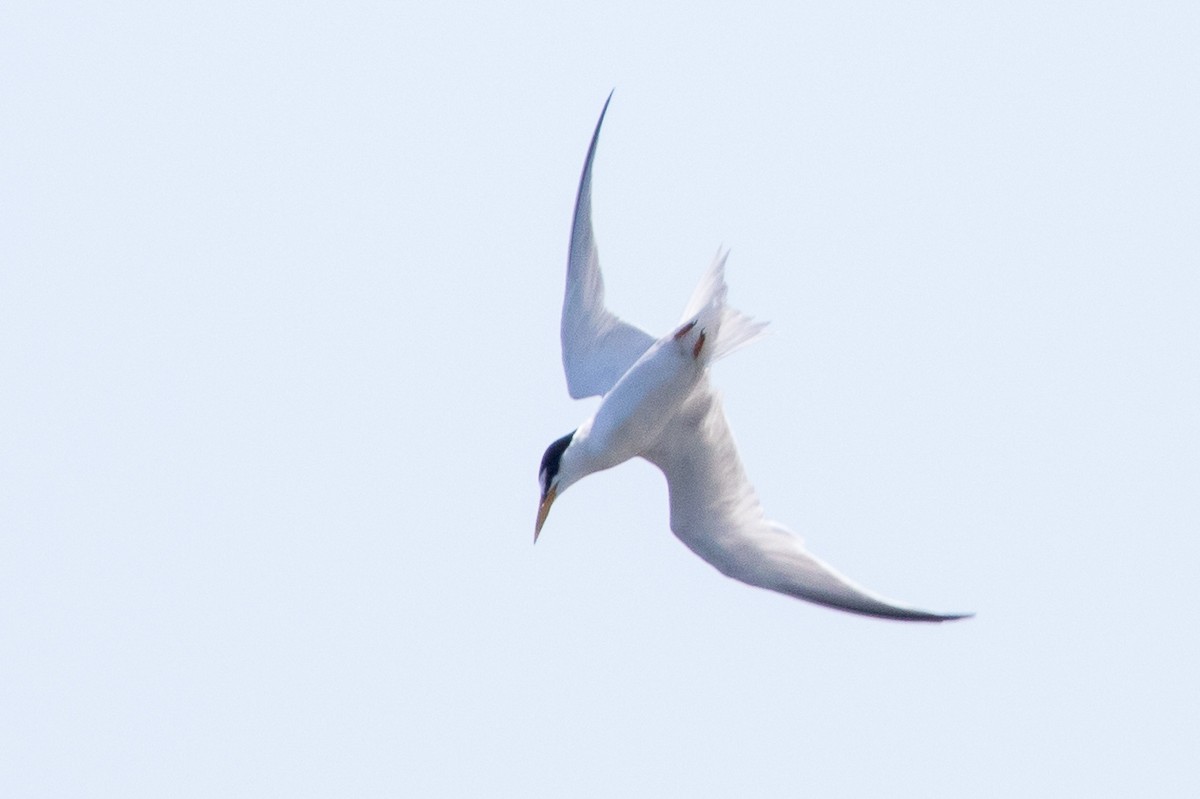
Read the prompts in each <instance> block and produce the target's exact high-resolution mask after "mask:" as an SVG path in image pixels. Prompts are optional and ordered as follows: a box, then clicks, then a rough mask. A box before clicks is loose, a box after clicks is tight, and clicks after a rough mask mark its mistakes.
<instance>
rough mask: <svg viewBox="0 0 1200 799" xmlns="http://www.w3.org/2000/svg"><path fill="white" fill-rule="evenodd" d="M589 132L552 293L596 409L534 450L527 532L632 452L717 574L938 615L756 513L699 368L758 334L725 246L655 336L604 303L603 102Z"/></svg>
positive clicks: (581, 387) (807, 596)
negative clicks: (534, 495)
mask: <svg viewBox="0 0 1200 799" xmlns="http://www.w3.org/2000/svg"><path fill="white" fill-rule="evenodd" d="M611 100H612V95H611V94H610V95H609V100H608V101H606V102H605V104H604V109H603V110H602V111H601V112H600V119H599V121H597V123H596V130H595V133H593V134H592V142H591V146H590V147H589V148H588V154H587V160H586V161H585V162H584V165H583V175H582V177H581V178H580V181H579V194H578V196H577V198H576V202H575V219H574V223H573V225H572V229H571V252H570V256H569V258H568V261H567V287H566V294H565V297H564V300H563V315H562V359H563V368H564V370H565V371H566V375H567V388H568V391H569V392H570V394H571V396H572V397H574V398H575V399H580V398H583V397H588V396H593V395H600V396H602V397H603V400H602V401H601V403H600V406H599V408H597V409H596V412H595V413H594V414H593V415H592V416H591V418H589V419H587V420H586V421H584V422H583V424H581V425H580V426H579V427H578V428H577V429H576V430H574V431H573V432H571V433H568V434H567V435H565V436H563V437H562V438H560V439H558V440H557V441H555V442H554V443H553V444H551V445H550V446H549V447H548V448H547V449H546V453H545V455H544V456H543V457H542V465H541V469H540V472H539V477H538V479H539V481H540V483H541V492H542V496H541V503H540V505H539V507H538V513H537V522H536V525H535V528H534V534H533V540H534V541H535V542H536V541H537V539H538V535H539V534H540V533H541V531H542V526H543V525H544V524H545V522H546V516H547V515H548V514H549V512H550V506H551V505H552V504H553V503H554V500H555V499H556V498H557V497H559V496H561V495H562V493H563V492H564V491H566V490H567V488H569V487H570V486H571V485H572V484H574V483H576V482H578V481H579V480H580V479H582V478H583V477H586V476H587V475H589V474H592V473H593V472H598V471H601V470H603V469H609V468H612V467H613V466H617V465H618V464H620V463H623V462H625V461H627V460H629V459H631V458H634V457H641V458H645V459H646V460H648V461H650V462H651V463H653V464H654V465H655V466H657V467H658V468H659V469H661V470H662V472H663V474H665V475H666V478H667V485H668V490H669V493H670V503H671V530H672V531H673V532H674V533H675V535H676V536H678V538H679V540H681V541H682V542H683V543H684V544H686V545H687V546H688V548H690V549H691V550H692V551H693V552H695V553H696V554H697V555H699V556H700V557H702V558H704V559H705V560H706V561H708V562H709V563H711V564H712V565H713V566H715V567H716V568H717V569H719V570H720V571H721V572H723V573H724V574H726V575H728V576H729V577H732V578H734V579H735V580H740V581H742V582H744V583H748V584H750V585H754V586H758V587H760V588H767V589H770V590H772V591H778V592H780V593H783V594H787V595H789V596H793V597H797V598H799V599H804V600H807V601H809V602H815V603H817V604H820V605H826V606H828V607H831V608H837V609H839V610H845V611H849V612H851V613H861V614H864V615H868V616H880V617H883V618H888V619H901V620H906V621H947V620H950V619H959V618H963V617H965V616H970V615H971V614H969V613H949V614H947V613H932V612H929V611H925V610H920V609H917V608H914V607H910V606H908V605H902V604H900V603H897V602H893V601H892V600H890V599H885V598H884V597H881V596H879V595H877V594H874V593H872V592H870V591H868V590H866V589H865V588H862V587H861V586H859V585H856V584H855V583H853V582H851V581H850V580H848V579H847V578H845V577H843V576H842V575H841V574H839V573H838V572H837V571H835V570H834V569H833V568H831V567H830V566H828V565H826V564H825V563H823V562H822V561H820V560H818V559H817V558H816V557H815V556H813V555H812V554H811V553H809V551H808V550H807V549H806V548H805V546H804V543H803V542H802V541H801V539H800V538H799V537H798V536H797V535H795V534H794V533H792V532H791V531H789V530H788V529H786V528H785V527H783V526H782V525H780V524H777V523H776V522H773V521H770V520H769V519H767V518H766V517H765V516H764V514H763V510H762V507H761V506H760V505H759V502H758V499H757V497H756V496H755V494H754V489H753V487H752V486H751V485H750V482H749V480H748V479H747V478H746V473H745V471H744V470H743V469H742V464H741V461H740V459H739V458H738V454H737V449H736V447H735V446H734V442H733V435H732V433H731V432H730V430H729V425H728V423H727V422H726V421H725V414H724V412H723V411H722V409H721V403H720V399H719V397H718V395H717V394H716V392H715V391H714V390H713V388H712V386H711V385H710V383H709V377H708V366H709V364H710V363H712V362H713V361H714V360H716V359H717V358H720V357H722V356H723V355H727V354H729V353H730V352H732V351H733V350H735V349H737V348H738V347H740V346H742V345H744V344H747V343H749V342H750V341H752V340H754V339H755V338H757V337H759V336H760V335H761V333H762V330H763V327H764V326H765V325H764V324H763V323H758V322H754V321H752V320H751V319H750V318H749V317H747V316H744V315H743V314H741V313H739V312H738V311H736V310H734V309H732V308H730V307H729V306H728V305H726V303H725V294H726V287H725V257H726V256H725V255H722V254H720V253H719V252H718V254H717V257H716V259H715V260H714V261H713V264H712V266H711V267H710V268H709V270H708V272H707V273H706V274H705V275H704V278H703V279H702V280H701V281H700V285H699V286H697V287H696V290H695V292H694V293H693V294H692V298H691V300H690V301H689V302H688V304H687V308H686V310H685V311H684V314H683V318H682V319H681V320H680V322H679V325H678V326H677V327H676V328H675V329H674V330H672V331H671V332H669V333H668V334H667V335H665V336H663V337H662V338H659V339H655V338H654V337H653V336H651V335H650V334H648V333H645V332H643V331H642V330H639V329H638V328H636V327H634V326H633V325H630V324H628V323H627V322H623V321H621V320H620V319H619V318H617V317H616V316H615V315H614V314H612V313H611V312H610V311H609V310H608V309H607V308H606V307H605V305H604V280H603V278H602V277H601V275H600V265H599V261H598V260H597V255H596V244H595V239H594V237H593V233H592V219H591V205H592V202H591V178H592V160H593V159H594V158H595V156H596V142H597V140H598V139H599V137H600V126H601V125H602V124H603V122H604V114H605V112H607V111H608V102H609V101H611Z"/></svg>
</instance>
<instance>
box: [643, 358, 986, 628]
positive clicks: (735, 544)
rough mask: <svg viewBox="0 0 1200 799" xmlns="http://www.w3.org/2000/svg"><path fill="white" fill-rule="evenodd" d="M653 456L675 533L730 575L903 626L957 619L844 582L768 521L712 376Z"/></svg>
mask: <svg viewBox="0 0 1200 799" xmlns="http://www.w3.org/2000/svg"><path fill="white" fill-rule="evenodd" d="M645 457H646V459H647V460H649V461H650V462H651V463H653V464H655V465H656V466H658V467H659V468H660V469H662V471H663V473H664V474H665V475H666V476H667V485H668V488H669V490H670V494H671V530H672V531H673V532H674V533H675V535H676V536H678V537H679V539H680V540H681V541H683V543H684V544H686V545H687V546H688V547H689V548H690V549H691V550H692V551H693V552H695V553H696V554H697V555H699V556H700V557H702V558H704V559H705V560H706V561H708V562H709V563H711V564H712V565H713V566H716V567H717V569H719V570H720V571H721V572H722V573H724V574H726V575H727V576H729V577H732V578H734V579H735V580H741V581H742V582H744V583H748V584H749V585H754V586H758V587H760V588H767V589H770V590H772V591H778V592H780V593H782V594H787V595H789V596H794V597H796V598H798V599H805V600H808V601H809V602H815V603H817V604H819V605H826V606H827V607H831V608H837V609H838V610H845V611H849V612H851V613H861V614H863V615H866V616H879V617H882V618H886V619H899V620H903V621H949V620H951V619H960V618H963V617H965V616H970V615H971V614H969V613H958V614H943V613H932V612H930V611H926V610H920V609H918V608H914V607H910V606H908V605H902V604H900V603H898V602H893V601H892V600H890V599H885V598H884V597H881V596H879V595H878V594H874V593H872V592H870V591H868V590H867V589H865V588H863V587H862V586H859V585H857V584H855V583H853V582H852V581H850V580H848V579H847V578H845V577H843V576H842V575H841V574H839V573H838V572H837V571H835V570H834V569H833V568H831V567H830V566H828V565H827V564H825V563H823V562H822V561H820V560H818V559H817V558H816V557H814V556H813V555H812V554H811V553H809V552H808V550H807V549H805V547H804V543H803V541H801V539H800V538H799V537H798V536H797V535H795V534H794V533H792V532H791V531H789V530H787V529H786V528H784V527H783V526H781V525H779V524H776V523H775V522H772V521H770V520H768V519H767V518H765V517H764V515H763V511H762V507H761V506H760V505H759V502H758V498H757V497H756V496H755V495H754V489H753V487H751V485H750V482H749V480H747V479H746V473H745V471H744V470H743V468H742V464H741V460H740V459H739V458H738V454H737V448H736V446H735V445H734V442H733V435H732V433H730V430H729V424H728V423H727V422H726V421H725V414H724V412H723V411H722V409H721V403H720V399H719V398H718V396H717V395H716V394H715V393H714V392H713V390H712V389H711V387H710V386H709V385H708V382H707V378H706V379H705V380H704V382H703V383H702V384H701V385H700V386H699V387H698V388H697V390H696V392H695V394H693V396H692V397H691V398H690V399H689V401H688V404H687V405H686V406H685V407H684V408H682V409H680V412H679V414H678V416H677V417H676V418H675V419H674V420H673V421H672V422H671V424H670V425H669V426H668V428H667V429H666V430H665V431H664V433H663V435H662V436H661V438H660V440H659V442H658V443H657V444H655V446H654V447H653V448H652V449H651V450H649V451H648V452H647V453H646V454H645Z"/></svg>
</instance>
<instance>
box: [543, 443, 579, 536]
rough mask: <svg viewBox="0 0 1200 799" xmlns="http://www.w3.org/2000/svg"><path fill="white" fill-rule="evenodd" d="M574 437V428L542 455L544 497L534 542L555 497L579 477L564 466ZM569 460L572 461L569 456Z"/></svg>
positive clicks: (547, 448)
mask: <svg viewBox="0 0 1200 799" xmlns="http://www.w3.org/2000/svg"><path fill="white" fill-rule="evenodd" d="M574 438H575V431H574V430H572V431H571V432H569V433H567V434H566V435H565V436H563V437H562V438H560V439H558V440H556V441H555V442H554V443H553V444H551V445H550V446H548V447H546V454H544V455H542V466H541V468H540V469H539V471H538V483H539V484H540V485H541V487H542V499H541V503H540V504H539V505H538V513H537V523H536V525H534V528H533V542H534V543H535V544H536V543H537V540H538V536H539V535H540V534H541V532H542V525H543V524H545V523H546V517H547V516H549V515H550V506H551V505H553V504H554V499H555V498H556V497H557V496H558V495H559V494H560V493H562V492H563V491H566V490H567V486H568V485H570V484H571V483H573V482H575V480H576V479H578V477H577V476H572V474H571V471H570V468H569V467H568V468H566V469H564V468H563V463H564V461H563V456H564V455H565V454H566V453H567V451H568V449H569V448H570V446H571V441H572V440H573V439H574ZM567 462H568V463H569V462H570V457H569V456H568V458H567Z"/></svg>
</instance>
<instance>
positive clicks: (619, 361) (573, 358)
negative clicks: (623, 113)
mask: <svg viewBox="0 0 1200 799" xmlns="http://www.w3.org/2000/svg"><path fill="white" fill-rule="evenodd" d="M611 101H612V94H611V93H610V94H609V95H608V100H605V101H604V109H603V110H602V111H601V112H600V119H599V121H597V122H596V132H595V133H593V134H592V143H591V146H590V147H588V154H587V161H585V162H584V164H583V175H582V176H581V177H580V179H579V195H578V196H577V197H576V199H575V220H574V222H573V223H572V225H571V253H570V256H569V257H568V259H567V289H566V293H565V295H564V297H563V314H562V359H563V371H565V372H566V374H567V391H568V392H570V394H571V396H572V397H574V398H575V399H581V398H583V397H590V396H593V395H604V394H607V393H608V390H609V389H611V388H612V387H613V386H614V385H615V384H616V382H617V380H619V379H620V377H621V375H623V374H625V372H626V371H628V369H629V367H630V366H632V365H633V362H634V361H636V360H637V359H638V358H639V357H641V355H642V353H643V352H645V351H646V350H648V349H649V348H650V345H651V344H653V343H654V337H653V336H651V335H650V334H649V333H646V332H644V331H642V330H639V329H638V328H636V327H634V326H633V325H631V324H628V323H627V322H623V321H621V320H620V319H619V318H617V317H616V316H615V315H614V314H612V313H611V312H609V310H608V309H607V308H605V307H604V278H603V276H602V275H601V274H600V260H599V257H598V256H597V253H596V238H595V235H594V234H593V233H592V159H593V158H595V157H596V142H597V141H599V139H600V126H601V125H602V124H604V114H605V112H607V111H608V104H609V102H611Z"/></svg>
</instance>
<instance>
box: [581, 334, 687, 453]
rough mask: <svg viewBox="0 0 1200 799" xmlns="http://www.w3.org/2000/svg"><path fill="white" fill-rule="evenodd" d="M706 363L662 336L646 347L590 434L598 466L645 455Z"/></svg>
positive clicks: (608, 397)
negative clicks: (644, 352) (662, 338)
mask: <svg viewBox="0 0 1200 799" xmlns="http://www.w3.org/2000/svg"><path fill="white" fill-rule="evenodd" d="M703 373H704V366H703V365H702V364H701V363H700V362H698V361H697V360H696V358H694V357H692V353H691V352H688V351H687V349H686V347H684V346H682V345H681V344H680V343H679V342H677V341H673V340H671V339H664V340H661V341H659V342H658V343H656V344H655V345H654V346H653V347H651V348H650V349H649V350H647V351H646V354H645V355H643V356H642V357H641V358H640V359H639V360H638V361H637V363H635V364H634V365H633V366H631V367H630V368H629V371H628V372H626V373H625V375H624V376H622V377H621V379H620V380H618V381H617V384H616V385H615V386H613V388H612V391H610V392H608V394H607V395H605V397H604V400H603V401H602V402H601V403H600V407H599V408H598V409H597V410H596V414H595V416H594V417H593V418H592V425H591V429H590V430H589V431H588V433H587V438H588V442H589V444H590V445H591V447H590V448H591V449H592V453H593V457H595V458H596V461H597V462H598V463H597V465H599V466H600V468H611V467H613V466H616V465H617V464H618V463H622V462H624V461H627V460H629V459H630V458H633V457H636V456H638V455H642V454H644V453H645V452H646V451H647V450H648V449H650V448H651V447H652V446H653V445H654V443H655V442H656V441H657V440H658V437H659V436H660V435H662V431H663V429H664V428H665V427H666V425H667V422H669V421H670V420H671V418H672V417H673V416H674V415H675V413H676V411H677V410H678V409H679V408H680V407H681V406H682V405H683V404H684V402H685V401H686V400H687V398H688V396H689V395H690V394H691V393H692V391H693V390H694V389H695V387H696V384H697V382H698V381H699V379H700V376H701V375H702V374H703Z"/></svg>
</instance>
